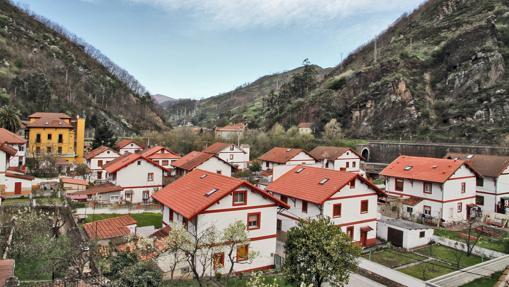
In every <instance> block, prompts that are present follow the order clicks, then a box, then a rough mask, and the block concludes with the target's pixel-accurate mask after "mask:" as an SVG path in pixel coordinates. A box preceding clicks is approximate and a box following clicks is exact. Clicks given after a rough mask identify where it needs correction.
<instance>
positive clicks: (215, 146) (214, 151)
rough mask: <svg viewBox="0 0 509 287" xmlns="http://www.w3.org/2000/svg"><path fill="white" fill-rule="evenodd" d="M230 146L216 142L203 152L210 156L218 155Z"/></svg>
mask: <svg viewBox="0 0 509 287" xmlns="http://www.w3.org/2000/svg"><path fill="white" fill-rule="evenodd" d="M230 145H231V144H229V143H222V142H216V143H214V144H212V145H210V146H209V147H207V148H206V149H204V150H203V152H206V153H211V154H218V153H219V152H221V151H222V150H224V149H225V148H228V147H229V146H230Z"/></svg>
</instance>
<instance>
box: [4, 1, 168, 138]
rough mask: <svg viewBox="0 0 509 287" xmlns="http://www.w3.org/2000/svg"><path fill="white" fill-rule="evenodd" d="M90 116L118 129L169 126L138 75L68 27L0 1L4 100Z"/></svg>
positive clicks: (91, 123)
mask: <svg viewBox="0 0 509 287" xmlns="http://www.w3.org/2000/svg"><path fill="white" fill-rule="evenodd" d="M9 101H10V102H11V103H12V104H13V105H15V106H16V107H17V108H18V109H19V110H20V111H21V113H22V115H23V116H24V117H26V116H27V115H29V114H31V113H33V112H36V111H52V112H65V113H68V114H69V115H78V114H79V115H81V116H86V117H87V128H90V127H96V126H98V125H99V124H100V123H106V124H108V126H110V127H111V128H112V129H113V130H114V131H115V133H117V134H133V133H138V132H140V131H142V130H147V129H164V128H166V124H165V121H164V120H163V119H162V117H161V115H160V114H159V113H160V112H159V111H158V109H157V107H155V106H154V104H153V102H152V101H151V100H150V98H148V97H147V96H146V91H145V89H144V88H143V86H142V85H141V84H139V83H138V82H137V81H136V79H134V77H132V76H131V75H130V74H129V73H127V72H126V71H124V70H123V69H121V68H120V67H118V66H117V65H115V64H114V63H113V62H111V61H110V60H109V59H108V58H107V57H106V56H104V55H103V54H101V52H100V51H98V50H97V49H95V48H94V47H92V46H90V45H88V44H87V43H85V42H84V41H82V40H81V39H79V38H78V37H76V36H74V35H72V34H71V33H69V32H67V31H66V30H65V29H64V28H62V27H60V26H58V25H56V24H54V23H52V22H50V21H49V20H47V19H45V18H43V17H40V16H37V15H33V14H32V13H31V12H29V11H25V10H23V9H21V8H19V7H17V6H15V5H14V4H12V3H11V2H10V1H7V0H0V104H5V103H6V102H9Z"/></svg>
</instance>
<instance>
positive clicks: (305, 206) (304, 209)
mask: <svg viewBox="0 0 509 287" xmlns="http://www.w3.org/2000/svg"><path fill="white" fill-rule="evenodd" d="M302 213H308V202H307V201H305V200H303V201H302Z"/></svg>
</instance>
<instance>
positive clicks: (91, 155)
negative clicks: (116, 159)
mask: <svg viewBox="0 0 509 287" xmlns="http://www.w3.org/2000/svg"><path fill="white" fill-rule="evenodd" d="M108 150H109V151H111V152H113V153H115V154H117V155H118V153H117V151H116V150H114V149H112V148H110V147H107V146H104V145H102V146H100V147H98V148H96V149H93V150H91V151H89V152H87V154H86V155H85V158H86V159H92V158H94V157H96V156H98V155H100V154H102V153H103V152H105V151H108Z"/></svg>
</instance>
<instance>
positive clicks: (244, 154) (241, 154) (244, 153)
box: [216, 144, 249, 169]
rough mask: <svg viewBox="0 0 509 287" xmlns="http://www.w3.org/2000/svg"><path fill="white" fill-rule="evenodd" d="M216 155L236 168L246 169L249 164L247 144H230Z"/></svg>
mask: <svg viewBox="0 0 509 287" xmlns="http://www.w3.org/2000/svg"><path fill="white" fill-rule="evenodd" d="M216 155H217V156H218V157H219V158H220V159H222V160H224V161H226V162H227V163H229V164H231V165H232V166H234V167H236V168H238V169H247V167H248V164H249V146H244V145H243V146H241V147H239V146H237V145H234V144H231V145H230V146H228V147H226V148H224V149H223V150H221V151H220V152H218V153H216Z"/></svg>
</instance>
